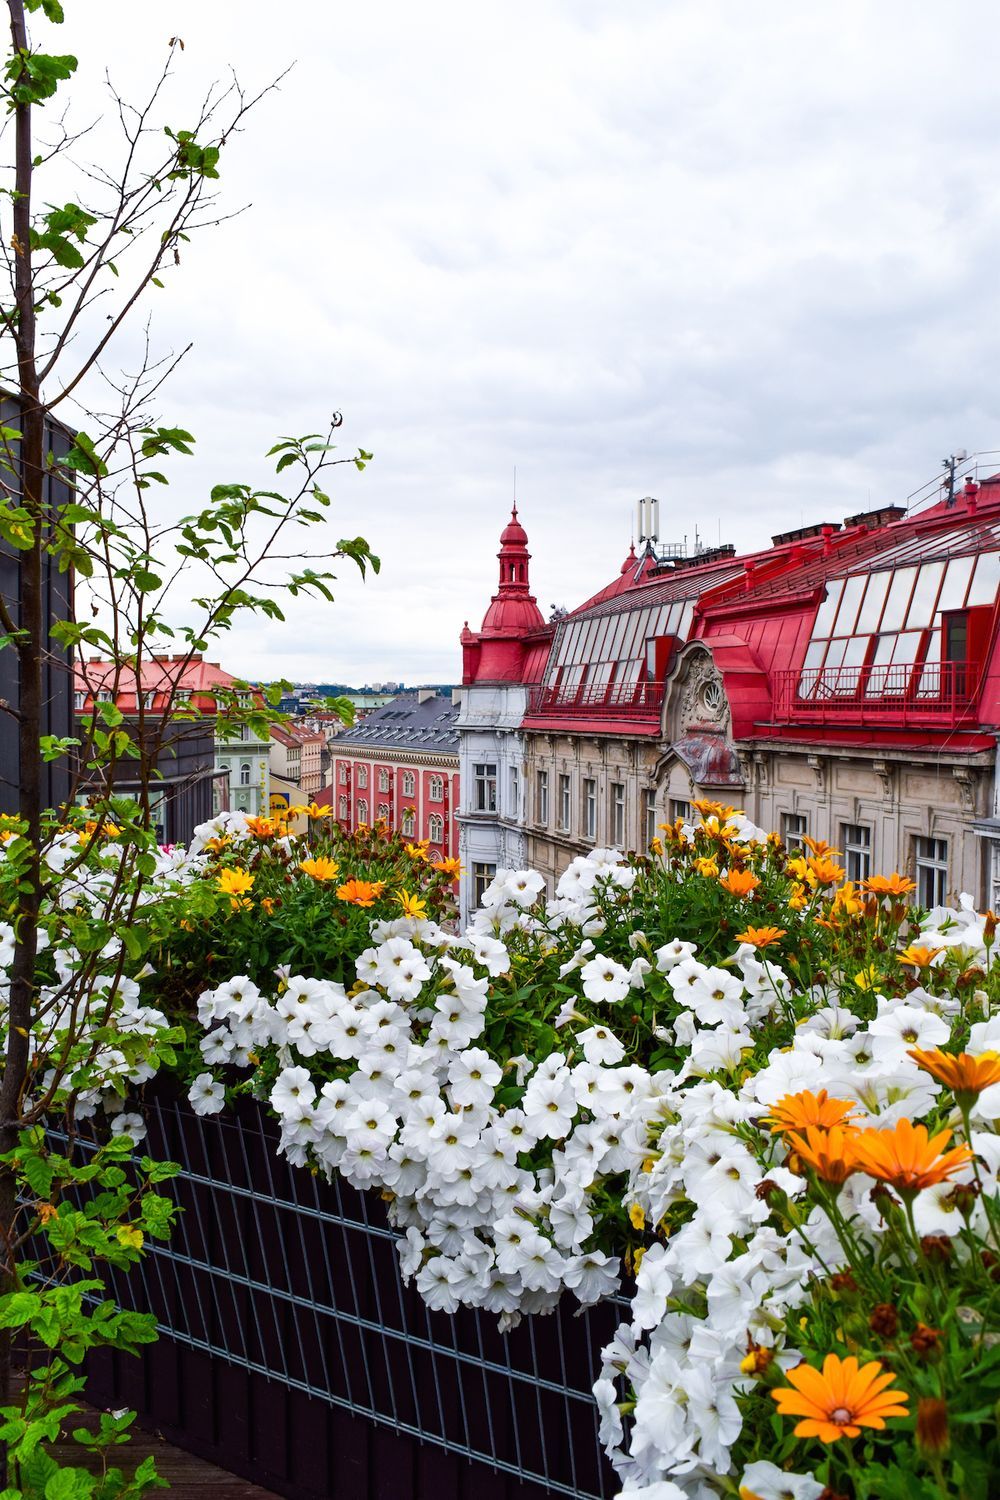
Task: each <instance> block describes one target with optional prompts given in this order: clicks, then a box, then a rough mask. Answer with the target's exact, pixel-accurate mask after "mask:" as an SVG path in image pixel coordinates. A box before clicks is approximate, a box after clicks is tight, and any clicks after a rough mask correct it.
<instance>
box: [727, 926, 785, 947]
mask: <svg viewBox="0 0 1000 1500" xmlns="http://www.w3.org/2000/svg"><path fill="white" fill-rule="evenodd" d="M785 935H786V929H785V928H784V927H748V928H747V930H746V932H738V933H737V934H736V941H737V942H738V943H751V944H752V945H753V947H754V948H769V947H770V946H771V944H772V943H776V942H777V941H778V939H779V938H783V937H784V936H785Z"/></svg>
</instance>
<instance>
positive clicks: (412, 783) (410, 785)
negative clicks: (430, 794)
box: [403, 771, 417, 797]
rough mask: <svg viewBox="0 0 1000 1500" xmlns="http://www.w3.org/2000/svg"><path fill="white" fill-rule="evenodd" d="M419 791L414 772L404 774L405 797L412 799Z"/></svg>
mask: <svg viewBox="0 0 1000 1500" xmlns="http://www.w3.org/2000/svg"><path fill="white" fill-rule="evenodd" d="M416 790H417V778H416V776H414V774H413V772H412V771H404V772H403V796H404V797H412V796H413V794H414V792H415V791H416Z"/></svg>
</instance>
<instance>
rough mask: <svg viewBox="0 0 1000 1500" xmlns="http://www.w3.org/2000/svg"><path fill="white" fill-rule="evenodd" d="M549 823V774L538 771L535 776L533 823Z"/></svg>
mask: <svg viewBox="0 0 1000 1500" xmlns="http://www.w3.org/2000/svg"><path fill="white" fill-rule="evenodd" d="M548 821H549V773H548V771H538V772H537V773H536V775H535V822H536V823H544V824H545V825H546V826H547V825H548Z"/></svg>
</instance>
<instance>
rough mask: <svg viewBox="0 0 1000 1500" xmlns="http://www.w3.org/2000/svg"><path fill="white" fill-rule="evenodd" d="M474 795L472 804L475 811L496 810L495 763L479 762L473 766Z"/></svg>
mask: <svg viewBox="0 0 1000 1500" xmlns="http://www.w3.org/2000/svg"><path fill="white" fill-rule="evenodd" d="M475 788H476V797H475V802H474V803H473V806H474V808H475V810H476V812H496V810H497V768H496V766H495V765H492V764H487V763H486V762H483V761H481V762H479V763H478V764H477V765H476V767H475Z"/></svg>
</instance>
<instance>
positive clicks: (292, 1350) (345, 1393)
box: [113, 1094, 622, 1500]
mask: <svg viewBox="0 0 1000 1500" xmlns="http://www.w3.org/2000/svg"><path fill="white" fill-rule="evenodd" d="M146 1114H147V1121H148V1125H149V1133H150V1139H149V1142H148V1143H146V1149H148V1150H149V1152H150V1154H152V1155H153V1156H154V1157H157V1158H169V1159H171V1160H173V1161H176V1162H179V1163H180V1164H181V1167H182V1172H181V1175H180V1176H179V1177H178V1178H176V1179H174V1180H173V1182H172V1183H171V1184H169V1187H170V1189H171V1190H172V1194H173V1196H174V1198H175V1199H176V1201H177V1202H178V1203H179V1205H180V1207H181V1208H182V1209H183V1212H182V1213H181V1215H180V1216H179V1219H178V1223H177V1226H176V1228H175V1230H174V1232H173V1234H172V1236H171V1239H170V1241H169V1243H167V1244H157V1243H149V1245H148V1254H147V1255H146V1256H145V1257H144V1258H143V1260H142V1262H141V1263H140V1264H139V1265H138V1266H136V1267H134V1268H133V1269H132V1270H131V1271H130V1272H129V1273H128V1274H127V1275H124V1274H120V1275H119V1274H115V1275H114V1288H113V1290H114V1295H115V1296H116V1297H117V1299H118V1300H119V1302H120V1304H121V1305H122V1306H124V1307H127V1308H134V1309H136V1310H138V1311H152V1312H153V1313H154V1314H155V1315H156V1319H157V1324H158V1327H159V1331H160V1336H161V1340H166V1341H169V1342H170V1343H171V1344H172V1345H174V1346H177V1347H178V1348H180V1349H182V1350H187V1351H194V1352H195V1353H196V1354H200V1355H202V1356H204V1357H205V1358H207V1359H209V1360H211V1361H222V1362H224V1363H225V1364H226V1365H227V1366H229V1367H231V1368H233V1369H235V1370H239V1371H242V1372H245V1373H246V1374H247V1375H249V1376H250V1377H252V1378H257V1377H259V1378H260V1379H263V1380H265V1381H266V1382H267V1383H268V1388H269V1391H270V1393H271V1394H270V1396H269V1398H268V1399H269V1400H271V1401H273V1400H274V1399H275V1396H274V1393H275V1391H280V1390H281V1389H284V1391H285V1392H287V1393H290V1394H292V1393H297V1394H301V1395H305V1396H306V1397H309V1398H311V1399H312V1400H314V1401H316V1402H319V1403H323V1404H325V1405H327V1406H330V1407H336V1408H340V1409H343V1410H346V1411H348V1412H350V1413H351V1414H353V1415H354V1416H357V1417H360V1418H363V1419H365V1420H366V1421H367V1422H368V1423H372V1424H376V1425H378V1426H379V1427H381V1428H386V1429H390V1430H391V1431H392V1432H394V1433H396V1434H403V1435H407V1436H408V1437H409V1438H411V1439H414V1440H416V1441H417V1442H418V1443H419V1444H421V1445H427V1444H429V1445H434V1446H436V1447H437V1448H438V1449H440V1450H443V1451H444V1452H445V1453H447V1454H449V1455H452V1456H453V1457H454V1458H455V1459H456V1460H469V1461H471V1462H472V1463H473V1464H475V1465H486V1466H489V1468H490V1469H492V1470H493V1471H494V1472H495V1473H497V1474H502V1475H507V1476H510V1477H511V1479H512V1480H517V1481H520V1482H521V1484H523V1486H524V1488H523V1489H522V1488H520V1487H519V1486H514V1488H513V1489H512V1490H511V1491H510V1493H511V1494H517V1495H520V1494H522V1493H523V1494H526V1495H527V1494H536V1493H537V1494H546V1493H547V1494H552V1495H572V1496H577V1497H581V1500H605V1497H607V1496H610V1495H613V1494H615V1493H616V1491H617V1489H618V1488H619V1487H620V1486H619V1483H618V1482H617V1481H616V1479H615V1477H614V1474H613V1472H612V1471H611V1469H610V1466H609V1465H608V1463H607V1461H606V1459H605V1457H604V1454H603V1452H602V1449H601V1445H600V1442H599V1440H598V1430H597V1412H596V1407H595V1404H594V1400H593V1396H592V1393H591V1383H592V1381H593V1379H594V1377H595V1374H596V1372H597V1369H598V1365H599V1358H600V1349H601V1346H602V1344H603V1343H605V1342H606V1341H607V1340H608V1339H609V1338H610V1337H611V1335H612V1333H613V1331H614V1328H615V1326H616V1324H617V1323H618V1322H619V1321H620V1319H621V1313H622V1307H621V1305H616V1304H613V1303H612V1304H605V1305H601V1306H599V1307H597V1308H594V1309H590V1310H589V1311H587V1312H585V1313H582V1314H581V1313H580V1312H579V1310H577V1315H576V1316H574V1314H573V1308H574V1307H575V1304H570V1302H569V1300H568V1299H567V1301H566V1305H565V1306H561V1307H560V1308H559V1309H558V1310H557V1311H556V1312H555V1313H554V1314H552V1315H550V1316H548V1317H544V1318H528V1319H526V1320H525V1322H524V1323H523V1324H522V1325H521V1326H520V1327H518V1328H517V1329H514V1330H512V1331H510V1332H508V1333H506V1334H501V1333H500V1332H499V1331H498V1328H497V1319H496V1316H495V1315H493V1314H488V1313H485V1312H480V1311H476V1310H472V1309H460V1310H459V1312H458V1313H457V1314H455V1315H454V1316H451V1315H446V1314H443V1313H434V1312H431V1311H430V1310H429V1309H428V1308H427V1307H426V1305H425V1303H424V1302H423V1300H422V1299H421V1298H420V1296H419V1295H418V1293H417V1292H416V1291H415V1290H414V1289H412V1288H410V1287H407V1286H405V1285H404V1284H403V1281H402V1278H401V1276H400V1272H399V1265H398V1259H397V1255H396V1250H395V1244H394V1241H395V1238H396V1236H395V1233H394V1232H393V1231H392V1230H391V1229H389V1227H388V1226H387V1224H386V1222H385V1219H384V1213H383V1211H382V1209H381V1205H380V1204H379V1203H378V1201H377V1200H373V1199H371V1198H370V1197H367V1196H365V1195H363V1194H359V1193H356V1192H354V1191H353V1190H352V1189H351V1188H349V1187H348V1186H346V1185H345V1184H342V1183H341V1182H339V1181H338V1180H334V1181H333V1182H331V1183H328V1182H326V1181H325V1180H324V1179H323V1178H320V1177H317V1176H314V1175H312V1174H311V1173H310V1172H308V1171H306V1170H303V1169H300V1168H293V1167H290V1166H289V1164H288V1163H287V1162H286V1161H285V1160H284V1159H283V1158H281V1157H279V1156H277V1154H276V1152H275V1141H276V1132H275V1130H274V1127H273V1125H272V1122H271V1121H270V1120H269V1119H268V1118H267V1117H266V1115H265V1114H264V1113H263V1111H262V1110H261V1109H260V1108H259V1107H258V1106H256V1105H253V1104H252V1103H251V1102H249V1101H247V1102H246V1103H245V1104H243V1105H241V1106H240V1108H239V1109H238V1111H236V1112H235V1113H233V1114H226V1115H224V1116H214V1117H209V1118H202V1117H199V1116H197V1115H196V1114H194V1112H193V1111H192V1110H191V1109H190V1108H189V1107H188V1106H187V1105H186V1104H182V1103H179V1102H178V1101H177V1100H176V1099H174V1098H171V1097H162V1096H160V1095H158V1094H154V1095H153V1097H152V1098H151V1099H150V1100H149V1101H148V1107H147V1110H146ZM161 1352H162V1351H161ZM148 1384H149V1383H148V1382H147V1386H148ZM223 1384H224V1383H223ZM220 1389H222V1388H220ZM219 1399H221V1400H226V1399H229V1398H228V1397H226V1396H225V1394H224V1393H223V1394H222V1395H221V1396H220V1397H219ZM149 1400H150V1408H151V1409H150V1411H149V1412H148V1413H147V1415H151V1416H152V1417H153V1418H154V1419H159V1418H160V1414H158V1412H157V1410H156V1390H155V1384H154V1388H153V1390H152V1394H151V1396H150V1398H149ZM162 1421H163V1423H164V1424H165V1425H169V1418H162ZM214 1456H216V1457H217V1458H218V1459H219V1461H220V1462H222V1463H224V1464H227V1466H229V1467H234V1468H238V1467H239V1465H238V1464H237V1463H234V1462H233V1461H232V1460H231V1458H230V1457H229V1455H227V1454H226V1452H225V1451H224V1449H222V1450H220V1451H217V1452H215V1453H214ZM288 1467H289V1471H290V1474H291V1477H292V1479H293V1480H294V1469H295V1460H294V1456H293V1455H289V1460H288ZM270 1482H271V1483H272V1485H273V1484H274V1483H275V1481H274V1479H273V1477H272V1479H271V1480H270ZM331 1492H332V1491H331ZM289 1493H296V1494H299V1493H304V1491H302V1490H301V1489H300V1488H295V1487H294V1486H293V1489H292V1490H290V1491H289ZM375 1493H376V1491H375V1490H374V1489H372V1491H371V1494H372V1495H374V1494H375ZM378 1493H380V1494H381V1493H388V1491H384V1490H379V1491H378ZM428 1500H430V1493H429V1491H428Z"/></svg>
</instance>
